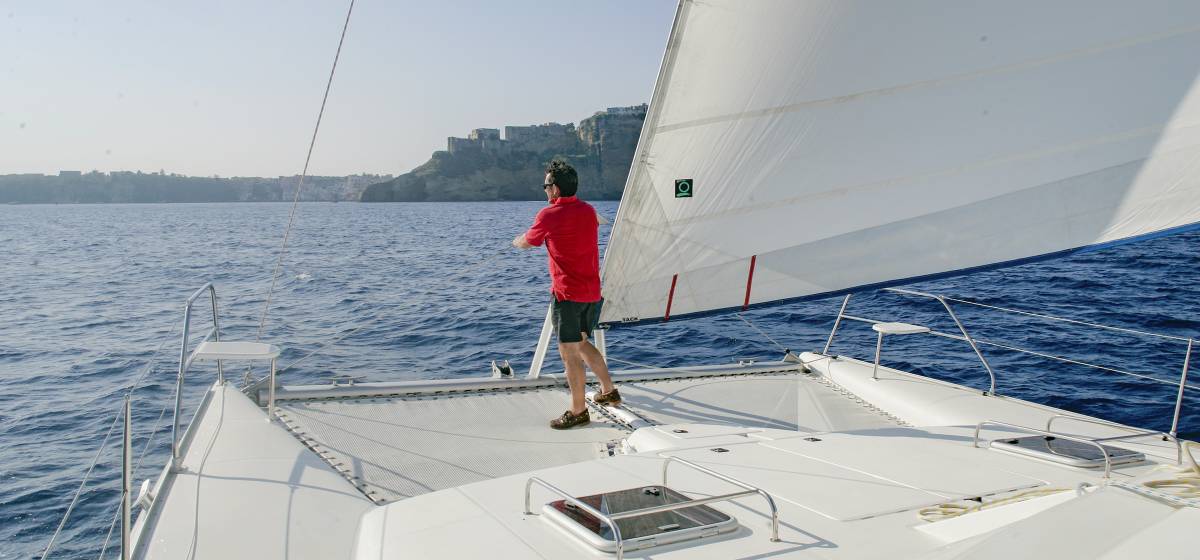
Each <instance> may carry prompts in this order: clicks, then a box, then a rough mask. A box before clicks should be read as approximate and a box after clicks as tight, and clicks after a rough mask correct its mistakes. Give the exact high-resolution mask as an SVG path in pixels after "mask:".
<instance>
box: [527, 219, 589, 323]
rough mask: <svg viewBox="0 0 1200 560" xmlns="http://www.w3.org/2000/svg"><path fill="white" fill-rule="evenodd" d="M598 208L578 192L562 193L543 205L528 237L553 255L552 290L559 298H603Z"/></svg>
mask: <svg viewBox="0 0 1200 560" xmlns="http://www.w3.org/2000/svg"><path fill="white" fill-rule="evenodd" d="M599 227H600V224H599V222H597V221H596V209H595V208H592V205H591V204H588V203H586V202H584V201H582V200H579V199H578V198H576V197H574V196H562V197H558V198H556V199H554V200H552V201H551V202H550V205H549V206H547V207H545V208H542V210H541V211H540V212H538V214H537V218H534V220H533V226H532V227H530V228H529V231H527V232H525V241H528V242H529V244H530V245H534V246H538V247H540V246H541V245H542V243H543V242H544V243H546V253H547V254H548V255H549V256H550V291H551V292H553V293H554V297H556V298H558V300H559V301H577V302H580V303H591V302H594V301H600V249H599V246H598V244H597V239H596V235H597V234H596V232H597V230H598V229H599Z"/></svg>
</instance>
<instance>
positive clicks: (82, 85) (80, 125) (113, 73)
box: [0, 0, 676, 177]
mask: <svg viewBox="0 0 1200 560" xmlns="http://www.w3.org/2000/svg"><path fill="white" fill-rule="evenodd" d="M675 4H676V3H675V2H674V1H673V0H620V1H616V0H608V1H587V2H584V1H572V0H560V1H550V0H544V1H532V0H494V1H484V0H480V1H471V2H468V1H465V0H461V1H447V0H421V1H409V0H358V1H357V3H356V5H355V8H354V15H353V17H352V19H351V21H350V30H349V33H348V35H347V37H346V44H345V46H344V47H343V50H342V58H341V61H340V62H339V64H338V70H337V76H336V77H335V78H334V84H333V91H332V93H331V94H330V98H329V104H328V107H327V108H326V112H325V119H324V122H323V124H322V127H321V134H320V137H319V138H318V140H317V147H316V151H315V153H314V156H313V163H312V165H311V168H310V173H312V174H317V175H344V174H350V173H361V172H369V173H402V172H404V171H407V170H409V169H411V168H412V167H414V166H416V165H419V164H421V163H422V162H424V161H425V160H426V159H428V158H429V154H430V152H431V151H433V150H436V149H445V142H446V137H447V136H465V135H466V134H467V132H468V131H469V130H470V129H472V128H481V127H489V128H498V127H501V126H503V125H506V124H533V123H541V122H547V121H558V122H563V123H566V122H577V121H578V120H579V119H581V118H584V117H587V116H589V115H591V114H592V112H594V111H597V110H600V109H603V108H605V107H608V106H616V105H633V104H637V103H643V102H647V101H649V98H650V93H651V90H652V89H653V86H654V79H655V76H656V75H657V72H658V65H659V60H660V58H661V56H662V52H663V48H664V46H665V44H666V40H667V34H668V32H669V31H670V26H671V19H672V17H673V15H674V10H675ZM346 6H347V2H346V1H340V0H339V1H333V0H320V1H318V0H304V1H301V0H240V1H239V0H204V1H199V0H195V1H184V0H168V1H163V0H150V1H138V0H105V1H96V0H91V1H87V0H78V1H66V0H64V1H55V0H29V1H11V0H0V173H56V172H57V171H58V170H61V169H71V170H82V171H90V170H92V169H99V170H101V171H110V170H137V169H141V170H145V171H158V170H159V169H165V170H166V171H167V172H175V173H183V174H187V175H213V174H218V175H221V176H223V177H225V176H235V175H258V176H275V175H291V174H294V173H299V172H300V169H301V167H302V166H303V163H304V152H305V149H306V148H307V146H308V141H309V136H310V134H311V133H312V126H313V122H314V119H315V118H316V113H317V109H318V107H319V105H320V101H321V94H322V91H323V89H324V86H325V80H326V78H327V76H328V73H329V65H330V63H331V62H332V59H333V53H334V49H335V48H336V46H337V39H338V34H339V33H340V31H341V25H342V21H343V18H344V16H345V10H346Z"/></svg>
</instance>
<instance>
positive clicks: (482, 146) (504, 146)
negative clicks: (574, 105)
mask: <svg viewBox="0 0 1200 560" xmlns="http://www.w3.org/2000/svg"><path fill="white" fill-rule="evenodd" d="M605 112H606V113H608V114H610V115H614V116H618V115H619V116H623V117H624V116H637V117H642V118H644V117H645V116H646V104H645V103H643V104H641V105H634V106H631V107H609V108H608V109H607V111H605ZM577 136H578V131H577V130H576V129H575V124H574V123H567V124H559V123H556V122H550V123H545V124H537V125H532V126H506V127H504V137H503V138H501V137H500V131H499V130H498V129H495V128H476V129H475V130H472V131H471V132H470V134H467V137H466V138H459V137H456V136H451V137H449V138H447V139H446V151H448V152H450V153H451V154H462V153H468V152H481V153H489V154H496V155H507V154H509V153H511V152H513V151H523V152H544V151H546V150H548V149H554V148H555V147H559V146H563V145H564V141H569V140H570V139H572V138H574V137H577Z"/></svg>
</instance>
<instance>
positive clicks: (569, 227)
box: [513, 160, 621, 430]
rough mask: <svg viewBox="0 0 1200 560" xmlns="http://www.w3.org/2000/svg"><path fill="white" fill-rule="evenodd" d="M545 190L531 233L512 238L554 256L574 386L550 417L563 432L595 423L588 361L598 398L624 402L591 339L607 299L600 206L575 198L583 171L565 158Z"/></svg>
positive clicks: (553, 277) (561, 328)
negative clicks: (588, 396) (588, 398)
mask: <svg viewBox="0 0 1200 560" xmlns="http://www.w3.org/2000/svg"><path fill="white" fill-rule="evenodd" d="M542 188H543V189H544V190H545V191H546V199H547V200H548V201H549V203H550V204H549V206H547V207H545V208H543V209H541V211H539V212H538V214H537V218H535V219H534V220H533V226H532V227H530V228H529V231H526V232H525V233H523V234H521V235H518V236H517V237H516V238H515V239H513V246H514V247H516V248H518V249H529V248H532V247H540V246H541V245H542V243H545V244H546V253H547V254H548V255H549V256H550V292H551V293H552V295H553V298H554V313H553V319H554V330H555V331H556V332H558V353H559V355H561V356H562V360H563V365H564V366H565V368H566V370H567V371H566V374H567V384H569V385H570V386H571V408H570V409H569V410H567V411H566V412H564V413H563V414H562V416H560V417H558V418H555V419H554V420H552V421H551V422H550V427H551V428H554V429H557V430H565V429H567V428H571V427H574V426H579V425H582V424H587V423H588V422H590V421H591V418H590V417H589V415H588V409H587V404H586V403H585V402H584V389H585V383H586V374H585V373H584V370H583V366H584V364H585V363H586V364H587V367H589V368H591V370H592V373H595V374H596V378H597V379H599V380H600V388H601V392H600V393H597V394H596V396H595V398H594V399H593V400H595V402H597V403H599V404H604V405H610V406H616V405H618V404H621V395H620V394H619V393H617V389H616V387H613V383H612V378H611V377H609V375H608V366H607V365H605V363H604V357H603V356H601V355H600V351H599V350H597V349H596V347H595V346H592V343H591V342H588V336H590V335H591V334H592V331H593V330H595V328H596V323H597V322H598V321H599V320H600V306H601V305H602V304H603V303H604V300H603V298H601V297H600V250H599V248H598V246H597V239H596V232H597V230H598V229H599V226H600V224H599V221H598V220H597V217H596V209H595V208H592V205H590V204H588V203H586V202H584V201H582V200H579V199H578V198H576V197H575V191H576V190H577V189H578V188H579V175H578V174H576V173H575V169H574V168H573V167H571V166H570V165H568V164H567V163H566V162H564V161H558V160H555V161H552V162H550V165H549V166H548V167H546V179H545V181H544V184H543V185H542Z"/></svg>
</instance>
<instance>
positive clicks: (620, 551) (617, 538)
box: [525, 476, 686, 560]
mask: <svg viewBox="0 0 1200 560" xmlns="http://www.w3.org/2000/svg"><path fill="white" fill-rule="evenodd" d="M535 482H536V483H537V484H538V485H539V486H541V487H542V488H545V489H547V490H549V491H551V492H554V493H555V494H558V495H559V496H562V498H563V499H564V500H566V501H567V502H569V503H571V504H572V505H574V506H575V507H577V508H579V509H582V510H583V511H586V512H588V513H589V514H591V515H592V516H593V517H595V518H596V519H599V520H600V521H603V522H605V523H606V524H608V526H609V527H612V530H613V541H614V542H615V543H616V546H617V560H621V559H622V558H624V557H625V541H624V540H623V539H622V538H621V529H620V528H619V527H617V521H616V520H615V519H613V518H612V517H609V516H607V515H604V514H603V513H600V511H599V510H597V509H596V508H594V507H592V506H589V505H587V504H585V503H583V500H580V499H578V498H576V497H574V496H572V495H570V494H568V493H566V492H564V491H563V490H562V489H560V488H558V487H557V486H554V485H553V484H550V483H549V482H546V481H545V480H542V479H540V478H538V477H536V476H531V477H529V479H528V480H526V481H525V515H533V512H532V511H530V509H529V494H530V490H531V489H532V487H533V484H534V483H535ZM684 503H686V502H684Z"/></svg>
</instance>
